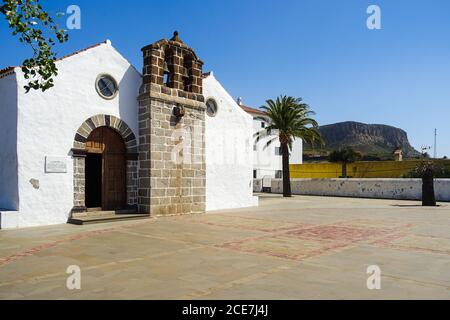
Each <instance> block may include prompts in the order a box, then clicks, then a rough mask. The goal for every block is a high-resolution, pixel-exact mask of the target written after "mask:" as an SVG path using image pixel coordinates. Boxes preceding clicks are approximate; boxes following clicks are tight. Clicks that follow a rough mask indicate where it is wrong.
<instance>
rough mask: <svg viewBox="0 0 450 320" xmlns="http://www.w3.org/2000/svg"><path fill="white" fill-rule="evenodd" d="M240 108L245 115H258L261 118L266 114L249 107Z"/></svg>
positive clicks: (242, 106)
mask: <svg viewBox="0 0 450 320" xmlns="http://www.w3.org/2000/svg"><path fill="white" fill-rule="evenodd" d="M240 107H241V108H242V110H244V111H245V112H247V113H254V114H260V115H263V116H265V115H266V113H265V112H264V111H262V110H261V109H255V108H250V107H246V106H244V105H241V106H240Z"/></svg>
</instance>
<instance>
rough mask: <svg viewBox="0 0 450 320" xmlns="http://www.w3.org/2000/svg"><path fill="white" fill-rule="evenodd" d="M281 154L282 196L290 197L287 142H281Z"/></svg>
mask: <svg viewBox="0 0 450 320" xmlns="http://www.w3.org/2000/svg"><path fill="white" fill-rule="evenodd" d="M281 154H282V156H283V197H285V198H289V197H292V191H291V172H290V169H289V146H288V145H287V143H282V144H281Z"/></svg>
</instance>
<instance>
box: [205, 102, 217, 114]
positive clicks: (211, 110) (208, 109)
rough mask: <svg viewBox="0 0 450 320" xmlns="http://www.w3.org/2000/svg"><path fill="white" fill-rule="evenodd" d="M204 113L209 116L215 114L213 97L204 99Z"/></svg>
mask: <svg viewBox="0 0 450 320" xmlns="http://www.w3.org/2000/svg"><path fill="white" fill-rule="evenodd" d="M206 113H207V114H208V116H210V117H214V116H215V115H216V114H217V103H216V101H215V100H214V99H208V101H206Z"/></svg>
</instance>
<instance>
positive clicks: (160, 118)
mask: <svg viewBox="0 0 450 320" xmlns="http://www.w3.org/2000/svg"><path fill="white" fill-rule="evenodd" d="M143 54H144V70H143V74H144V78H143V85H142V88H141V94H140V96H139V98H138V100H139V170H138V177H139V179H138V180H139V183H138V204H139V211H140V212H142V213H150V214H151V215H166V214H189V213H201V212H204V211H205V205H206V189H205V187H206V164H205V139H204V135H205V103H204V101H205V99H204V97H203V95H202V90H203V88H202V70H201V68H202V65H203V62H201V61H200V60H199V59H198V58H197V56H196V55H195V53H194V52H193V51H192V49H190V48H189V47H187V46H186V45H185V44H183V43H182V42H181V40H179V38H178V36H177V35H175V36H174V38H172V39H171V40H161V41H158V42H156V43H155V44H153V45H150V46H147V47H145V48H143ZM165 77H166V79H165V81H164V78H165ZM176 110H178V111H180V110H183V112H182V113H181V114H180V112H178V114H177V112H175V111H176Z"/></svg>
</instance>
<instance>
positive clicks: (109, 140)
mask: <svg viewBox="0 0 450 320" xmlns="http://www.w3.org/2000/svg"><path fill="white" fill-rule="evenodd" d="M86 149H87V152H88V153H97V154H98V153H101V154H102V188H101V189H102V190H101V193H102V194H101V202H102V209H103V210H117V209H123V208H125V206H126V159H125V152H126V148H125V143H124V141H123V139H122V137H121V136H120V135H119V134H118V133H117V132H115V131H114V130H112V129H110V128H107V127H101V128H98V129H96V130H94V131H93V132H92V134H91V135H90V136H89V138H88V142H87V143H86Z"/></svg>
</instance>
